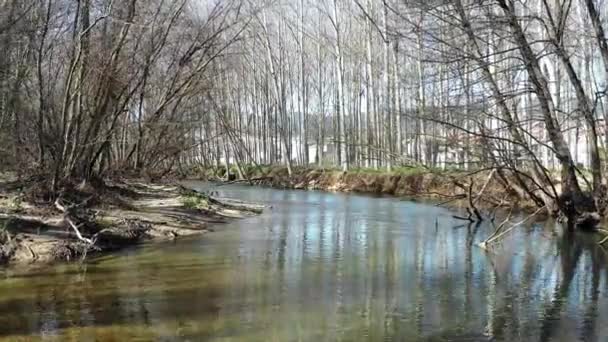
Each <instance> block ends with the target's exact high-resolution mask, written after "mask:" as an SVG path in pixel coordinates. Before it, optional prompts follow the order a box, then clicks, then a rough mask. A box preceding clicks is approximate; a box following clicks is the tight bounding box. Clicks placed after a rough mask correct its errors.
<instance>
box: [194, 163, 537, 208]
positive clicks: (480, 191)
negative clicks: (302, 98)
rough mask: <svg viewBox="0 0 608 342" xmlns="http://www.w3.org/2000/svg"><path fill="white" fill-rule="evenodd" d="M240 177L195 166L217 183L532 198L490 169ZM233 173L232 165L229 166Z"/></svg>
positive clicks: (261, 170) (274, 171) (270, 170)
mask: <svg viewBox="0 0 608 342" xmlns="http://www.w3.org/2000/svg"><path fill="white" fill-rule="evenodd" d="M242 172H243V176H244V177H243V179H233V178H230V179H231V180H230V181H227V180H226V174H225V169H205V170H199V172H197V173H196V176H195V178H197V179H201V178H202V179H204V180H208V181H218V182H222V183H235V182H238V183H243V184H253V185H262V186H270V187H274V188H283V189H301V190H322V191H330V192H356V193H367V194H376V195H389V196H396V197H402V198H405V199H410V200H415V199H424V200H432V201H436V202H437V203H445V204H447V205H449V206H450V207H452V208H466V207H469V206H470V202H469V198H468V195H469V192H470V193H471V194H472V197H474V198H475V199H474V201H475V205H476V206H478V207H480V208H485V209H494V208H496V207H499V208H500V207H504V208H514V209H521V210H524V211H530V210H532V211H533V210H536V207H535V206H534V203H532V202H528V201H521V200H520V199H519V197H517V195H516V194H515V193H514V192H511V191H507V190H506V189H507V188H508V186H505V183H504V182H501V180H500V179H498V177H497V176H496V175H494V174H491V171H477V172H465V171H434V170H429V169H424V168H402V169H397V170H394V171H392V172H385V171H377V170H370V169H355V170H349V171H347V172H344V171H341V170H336V169H323V168H294V169H293V170H292V174H291V175H289V173H288V172H287V169H286V168H285V167H268V166H262V167H247V168H244V169H242ZM231 174H237V170H231Z"/></svg>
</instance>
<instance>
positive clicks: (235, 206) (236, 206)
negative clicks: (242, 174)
mask: <svg viewBox="0 0 608 342" xmlns="http://www.w3.org/2000/svg"><path fill="white" fill-rule="evenodd" d="M179 191H180V192H181V193H182V194H185V195H191V196H197V197H201V198H203V199H205V200H206V201H208V202H209V204H213V205H217V206H220V207H222V208H226V209H232V210H240V211H248V212H252V213H256V214H260V213H261V212H262V211H264V206H263V205H257V204H251V203H245V202H242V201H237V200H230V199H225V200H222V199H218V198H216V197H213V196H211V195H210V194H207V193H204V192H201V191H197V190H194V189H190V188H186V187H184V186H181V185H180V186H179Z"/></svg>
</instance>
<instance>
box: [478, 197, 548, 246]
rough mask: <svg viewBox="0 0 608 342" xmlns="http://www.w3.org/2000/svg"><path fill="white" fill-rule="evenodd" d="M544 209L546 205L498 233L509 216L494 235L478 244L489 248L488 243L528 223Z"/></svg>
mask: <svg viewBox="0 0 608 342" xmlns="http://www.w3.org/2000/svg"><path fill="white" fill-rule="evenodd" d="M543 209H545V206H542V207H540V208H538V210H536V211H535V212H534V213H532V214H530V215H529V216H528V217H526V218H525V219H523V220H521V221H519V222H517V223H515V224H513V225H512V226H511V227H509V228H508V229H506V230H505V231H503V232H502V233H500V234H499V233H498V232H499V230H502V228H503V227H504V226H505V224H506V223H507V222H508V220H509V219H510V218H509V217H507V219H506V220H505V221H504V222H503V223H501V225H500V226H499V227H498V228H497V229H496V230H495V231H494V233H493V234H492V235H490V237H488V238H487V239H486V240H485V241H483V242H480V243H479V244H478V246H479V247H481V248H483V249H487V248H488V245H490V244H491V243H493V242H495V241H496V240H498V239H500V238H501V237H503V236H505V235H506V234H508V233H509V232H510V231H512V230H513V229H515V228H516V227H519V226H521V225H522V224H524V223H526V222H527V221H528V220H530V219H531V218H532V217H534V216H536V215H537V214H538V213H539V212H541V211H542V210H543Z"/></svg>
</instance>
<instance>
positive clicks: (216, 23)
mask: <svg viewBox="0 0 608 342" xmlns="http://www.w3.org/2000/svg"><path fill="white" fill-rule="evenodd" d="M607 8H608V6H606V5H605V4H604V1H603V0H556V1H548V0H444V1H425V0H382V1H379V0H315V1H312V0H291V1H288V0H270V1H266V0H257V1H251V0H224V1H214V0H209V1H203V0H198V1H197V0H177V1H168V0H128V1H113V0H76V1H66V0H44V1H33V0H30V1H21V0H4V1H1V2H0V144H1V145H0V146H2V148H0V158H1V160H2V161H3V163H2V166H1V167H0V168H1V170H0V171H13V172H15V171H17V172H18V173H19V174H20V175H22V176H23V177H26V176H31V175H36V176H41V177H43V179H44V180H45V181H46V182H47V183H48V187H49V189H48V190H49V193H50V195H51V197H53V195H57V193H58V192H59V191H60V189H61V184H63V183H64V182H66V181H68V180H71V179H78V180H84V181H89V180H94V179H98V178H105V177H111V176H112V175H114V174H127V173H128V174H133V175H147V176H149V177H151V178H153V179H161V178H163V177H164V176H166V175H169V174H182V173H187V172H188V170H192V169H195V168H197V167H214V166H215V167H217V166H220V165H224V164H233V165H236V166H237V168H239V170H240V169H241V168H243V167H244V166H248V165H254V166H259V165H282V166H285V167H286V168H287V170H288V172H289V173H290V174H291V172H292V169H293V168H294V167H300V166H303V167H314V166H316V167H327V168H339V169H341V170H344V171H348V170H350V169H360V168H365V169H376V170H384V171H387V172H390V171H391V170H393V169H396V168H403V167H423V168H427V169H429V170H466V171H470V172H482V171H485V172H488V171H491V173H492V175H493V176H494V175H495V176H494V177H497V178H498V179H499V181H500V183H501V184H503V186H504V189H505V191H506V192H508V193H510V194H513V195H514V196H517V197H519V198H521V199H525V200H528V201H531V202H533V203H535V205H536V206H537V207H538V208H539V209H542V208H545V209H546V210H547V211H548V212H549V213H551V214H554V215H555V216H561V217H563V218H565V219H566V220H567V221H568V222H569V223H573V222H575V220H576V219H577V218H579V217H581V216H582V215H586V214H588V213H593V214H594V215H599V216H603V215H604V211H605V209H606V200H605V197H606V186H605V183H606V182H605V173H606V169H607V163H606V151H607V147H608V132H607V130H608V125H607V124H606V122H607V119H608V99H607V97H606V92H607V88H606V87H607V86H608V43H607V41H606V33H605V26H606V25H607V24H606V18H607V15H608V13H606V12H607Z"/></svg>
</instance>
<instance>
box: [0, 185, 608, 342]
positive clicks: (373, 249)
mask: <svg viewBox="0 0 608 342" xmlns="http://www.w3.org/2000/svg"><path fill="white" fill-rule="evenodd" d="M222 192H224V193H223V194H222V195H225V196H233V197H239V198H243V199H244V200H255V201H262V202H265V203H267V204H269V205H272V207H273V209H272V210H269V211H267V212H266V213H264V214H263V215H261V216H259V217H254V218H250V219H247V220H243V221H238V222H235V223H233V224H230V225H228V226H225V227H224V228H223V229H218V231H217V232H216V233H214V234H210V235H208V236H206V237H204V238H201V239H189V240H184V241H180V242H178V243H176V244H167V245H162V246H146V247H144V248H142V249H138V250H133V251H128V252H125V253H122V254H119V255H117V256H116V257H108V258H101V259H97V260H94V262H92V263H90V264H85V265H83V266H77V265H59V266H57V267H53V268H50V269H48V270H45V271H43V272H40V273H32V274H24V275H14V276H7V278H6V279H5V280H4V281H2V282H0V339H2V338H6V339H8V340H10V339H13V338H16V337H19V336H25V337H27V336H30V337H31V336H36V335H38V336H54V337H57V338H59V339H61V338H67V337H70V338H76V339H79V340H82V339H94V340H98V341H105V340H108V341H110V340H116V338H122V339H130V338H139V339H144V340H163V341H172V340H176V341H177V340H186V339H190V340H202V339H204V340H214V339H218V340H232V341H267V340H275V341H315V340H330V341H333V340H341V341H369V340H372V341H377V340H386V341H484V340H488V341H513V340H518V341H519V340H528V341H576V340H581V341H594V340H598V339H601V338H603V337H604V336H608V330H607V328H605V327H604V325H602V324H601V322H605V321H608V297H607V292H606V290H607V281H606V276H607V275H608V270H607V267H606V264H607V263H606V261H607V255H606V252H605V251H603V250H602V249H601V247H598V246H597V243H596V239H595V237H593V236H589V235H576V236H570V235H564V236H559V234H555V233H554V232H555V231H560V230H559V229H556V228H555V227H554V226H553V225H552V224H551V223H546V224H542V225H539V224H535V225H530V226H527V227H521V229H517V230H515V231H513V232H512V234H509V235H508V236H507V237H506V238H505V239H504V241H503V242H502V243H501V244H500V245H499V246H497V248H496V249H495V250H493V251H491V252H485V251H483V250H481V249H480V248H478V247H476V243H477V242H479V241H482V240H483V239H484V238H485V237H486V236H488V235H489V234H490V233H491V228H490V227H489V226H487V225H484V224H477V225H468V226H461V227H458V226H457V225H458V224H459V222H455V221H454V220H453V219H452V217H451V214H450V212H448V211H446V210H443V209H440V208H436V207H433V206H431V205H425V204H424V203H411V202H403V201H399V200H396V199H391V198H369V197H365V196H351V195H343V194H328V193H320V192H298V191H282V190H272V189H258V188H247V187H238V186H232V187H225V188H223V189H222Z"/></svg>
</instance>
